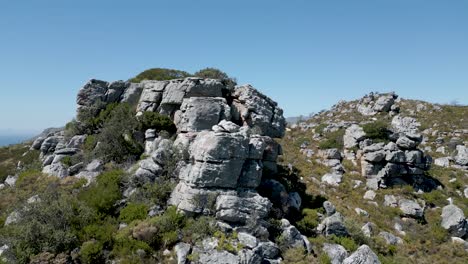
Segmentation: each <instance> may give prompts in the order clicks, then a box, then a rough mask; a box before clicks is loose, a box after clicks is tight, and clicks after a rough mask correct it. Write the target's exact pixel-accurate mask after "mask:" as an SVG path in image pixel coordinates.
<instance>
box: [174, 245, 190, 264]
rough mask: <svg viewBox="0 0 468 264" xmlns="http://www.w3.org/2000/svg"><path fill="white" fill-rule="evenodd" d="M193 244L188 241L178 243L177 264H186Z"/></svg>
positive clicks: (176, 247) (176, 249) (175, 248)
mask: <svg viewBox="0 0 468 264" xmlns="http://www.w3.org/2000/svg"><path fill="white" fill-rule="evenodd" d="M190 249H191V246H190V244H187V243H183V242H181V243H178V244H177V245H176V246H175V247H174V250H175V252H176V255H177V264H185V263H187V256H188V255H189V253H190Z"/></svg>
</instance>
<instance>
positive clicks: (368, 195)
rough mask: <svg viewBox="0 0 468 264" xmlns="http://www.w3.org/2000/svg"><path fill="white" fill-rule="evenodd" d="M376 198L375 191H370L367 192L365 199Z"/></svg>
mask: <svg viewBox="0 0 468 264" xmlns="http://www.w3.org/2000/svg"><path fill="white" fill-rule="evenodd" d="M375 196H376V193H375V192H374V191H373V190H368V191H366V193H365V194H364V199H366V200H374V198H375Z"/></svg>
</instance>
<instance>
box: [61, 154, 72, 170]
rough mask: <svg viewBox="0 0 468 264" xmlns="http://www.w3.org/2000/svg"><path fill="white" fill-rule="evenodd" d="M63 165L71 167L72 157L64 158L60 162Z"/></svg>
mask: <svg viewBox="0 0 468 264" xmlns="http://www.w3.org/2000/svg"><path fill="white" fill-rule="evenodd" d="M60 161H61V162H62V164H63V165H65V166H67V167H70V166H72V165H73V161H72V157H71V156H65V157H63V158H62V160H60Z"/></svg>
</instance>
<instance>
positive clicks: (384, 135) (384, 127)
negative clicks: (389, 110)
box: [362, 120, 390, 142]
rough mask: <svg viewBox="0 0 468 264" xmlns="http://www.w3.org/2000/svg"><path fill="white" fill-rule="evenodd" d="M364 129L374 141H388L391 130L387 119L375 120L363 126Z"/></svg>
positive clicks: (367, 135)
mask: <svg viewBox="0 0 468 264" xmlns="http://www.w3.org/2000/svg"><path fill="white" fill-rule="evenodd" d="M362 129H363V130H364V132H365V133H366V137H367V138H370V139H372V140H373V141H374V142H385V141H388V136H389V134H390V131H389V130H388V124H387V122H385V121H381V120H379V121H375V122H372V123H368V124H365V125H363V126H362Z"/></svg>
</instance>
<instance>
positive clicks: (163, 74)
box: [129, 68, 236, 86]
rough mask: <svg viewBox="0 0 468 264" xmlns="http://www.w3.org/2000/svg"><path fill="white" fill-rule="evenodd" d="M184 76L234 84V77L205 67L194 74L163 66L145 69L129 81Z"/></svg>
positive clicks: (135, 81) (169, 78) (168, 78)
mask: <svg viewBox="0 0 468 264" xmlns="http://www.w3.org/2000/svg"><path fill="white" fill-rule="evenodd" d="M186 77H201V78H210V79H219V80H221V81H223V82H225V84H227V85H229V86H234V85H236V80H235V78H232V77H229V75H227V73H225V72H223V71H221V70H220V69H217V68H205V69H201V70H199V71H197V72H195V73H194V74H190V73H188V72H185V71H180V70H173V69H165V68H153V69H148V70H145V71H143V72H141V73H139V74H138V75H137V76H135V77H133V78H131V79H130V80H129V81H130V82H134V83H139V82H141V81H143V80H158V81H163V80H173V79H181V78H186Z"/></svg>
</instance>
